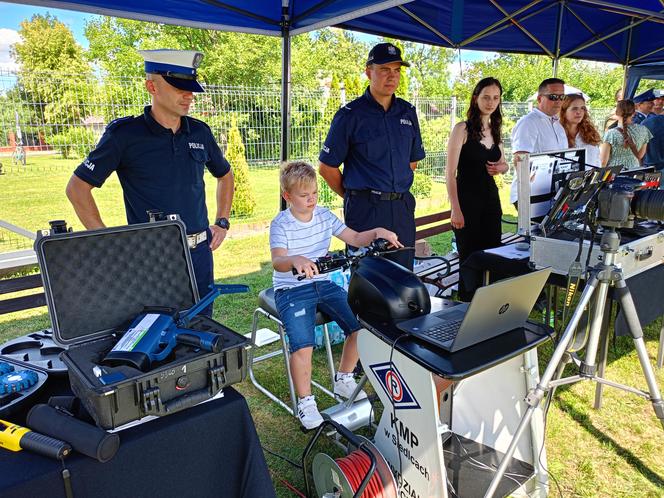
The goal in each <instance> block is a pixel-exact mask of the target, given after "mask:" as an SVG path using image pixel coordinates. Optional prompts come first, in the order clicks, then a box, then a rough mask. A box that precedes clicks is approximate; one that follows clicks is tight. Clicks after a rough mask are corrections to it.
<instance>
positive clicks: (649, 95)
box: [632, 88, 657, 104]
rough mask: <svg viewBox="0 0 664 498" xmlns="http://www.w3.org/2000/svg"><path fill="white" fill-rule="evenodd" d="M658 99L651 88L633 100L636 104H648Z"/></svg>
mask: <svg viewBox="0 0 664 498" xmlns="http://www.w3.org/2000/svg"><path fill="white" fill-rule="evenodd" d="M656 98H657V96H656V95H655V92H654V90H653V89H652V88H651V89H650V90H646V91H645V92H643V93H641V94H639V95H637V96H636V97H634V98H633V99H632V100H633V101H634V103H635V104H640V103H641V102H648V101H650V100H655V99H656Z"/></svg>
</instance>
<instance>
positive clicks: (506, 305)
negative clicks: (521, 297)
mask: <svg viewBox="0 0 664 498" xmlns="http://www.w3.org/2000/svg"><path fill="white" fill-rule="evenodd" d="M508 309H510V303H505V304H503V305H502V306H501V307H500V309H499V310H498V314H499V315H502V314H503V313H505V312H506V311H507V310H508Z"/></svg>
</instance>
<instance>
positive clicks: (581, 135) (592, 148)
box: [560, 93, 601, 167]
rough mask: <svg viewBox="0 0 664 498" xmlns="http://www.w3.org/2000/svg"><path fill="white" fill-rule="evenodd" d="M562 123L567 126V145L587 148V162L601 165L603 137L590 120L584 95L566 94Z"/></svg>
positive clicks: (592, 164)
mask: <svg viewBox="0 0 664 498" xmlns="http://www.w3.org/2000/svg"><path fill="white" fill-rule="evenodd" d="M560 124H561V125H563V128H565V133H566V134H567V145H569V147H571V148H577V149H578V148H584V149H586V164H587V165H589V166H595V167H599V166H600V161H599V144H600V142H601V137H600V136H599V132H598V131H597V128H595V125H594V124H593V123H592V121H590V116H589V115H588V108H587V107H586V101H585V99H584V98H583V95H581V94H579V93H573V94H570V95H565V100H563V106H562V107H561V108H560Z"/></svg>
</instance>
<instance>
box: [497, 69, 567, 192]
mask: <svg viewBox="0 0 664 498" xmlns="http://www.w3.org/2000/svg"><path fill="white" fill-rule="evenodd" d="M564 98H565V82H564V81H563V80H561V79H559V78H548V79H546V80H544V81H542V83H540V86H539V88H538V90H537V108H535V109H533V110H532V111H531V112H529V113H528V114H526V115H525V116H523V117H522V118H521V119H519V121H517V123H516V125H514V128H513V129H512V154H514V156H516V154H518V153H520V152H528V153H530V154H537V153H540V152H546V151H549V150H561V149H567V148H568V145H567V135H566V134H565V129H564V128H563V126H562V125H561V124H560V122H559V120H558V116H559V114H560V108H561V107H562V105H563V99H564ZM516 200H517V179H516V178H514V181H513V182H512V189H511V191H510V202H512V203H514V202H516Z"/></svg>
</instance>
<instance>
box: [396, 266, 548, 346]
mask: <svg viewBox="0 0 664 498" xmlns="http://www.w3.org/2000/svg"><path fill="white" fill-rule="evenodd" d="M550 274H551V268H544V269H542V270H539V271H535V272H532V273H527V274H526V275H520V276H518V277H513V278H508V279H505V280H500V281H499V282H496V283H494V284H491V285H487V286H485V287H480V288H479V289H477V291H476V292H475V296H474V297H473V300H472V301H471V302H470V304H466V303H464V304H460V305H458V306H454V307H452V308H447V309H444V310H442V311H438V312H435V313H429V314H428V315H422V316H418V317H417V318H411V319H409V320H405V321H403V322H400V323H398V324H397V327H398V328H399V329H400V330H402V331H403V332H407V333H408V334H410V335H413V336H415V337H418V338H420V339H422V340H424V341H426V342H429V343H431V344H433V345H435V346H438V347H439V348H441V349H444V350H445V351H449V352H451V353H453V352H455V351H459V350H461V349H465V348H468V347H470V346H474V345H475V344H478V343H480V342H483V341H486V340H488V339H492V338H494V337H496V336H499V335H501V334H504V333H505V332H509V331H510V330H513V329H515V328H517V327H523V325H524V323H525V321H526V320H527V319H528V315H529V314H530V312H531V311H532V309H533V306H534V305H535V301H537V297H538V296H539V295H540V292H542V288H543V287H544V284H545V283H546V280H547V279H548V278H549V275H550Z"/></svg>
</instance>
